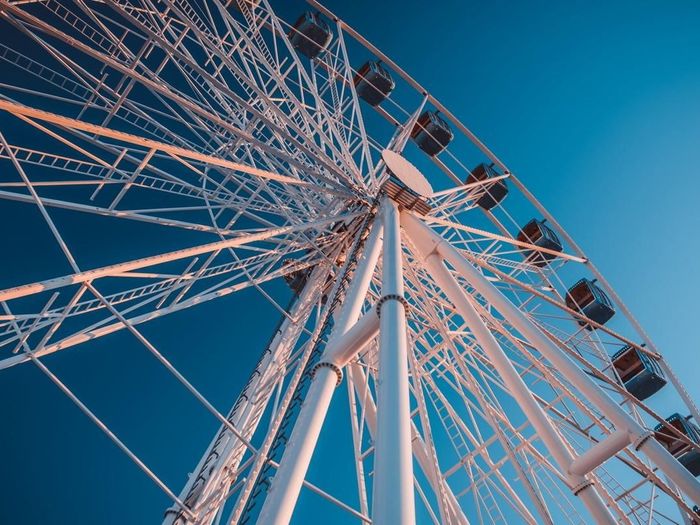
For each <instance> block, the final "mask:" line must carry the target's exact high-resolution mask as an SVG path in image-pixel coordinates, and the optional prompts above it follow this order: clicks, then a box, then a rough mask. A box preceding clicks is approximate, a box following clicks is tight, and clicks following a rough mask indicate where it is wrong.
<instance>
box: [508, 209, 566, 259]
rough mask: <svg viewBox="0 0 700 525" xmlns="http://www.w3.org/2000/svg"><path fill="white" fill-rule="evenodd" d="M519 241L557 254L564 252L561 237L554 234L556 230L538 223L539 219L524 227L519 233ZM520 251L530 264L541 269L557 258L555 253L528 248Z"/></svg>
mask: <svg viewBox="0 0 700 525" xmlns="http://www.w3.org/2000/svg"><path fill="white" fill-rule="evenodd" d="M517 239H518V240H519V241H520V242H527V243H529V244H534V245H535V246H537V247H538V248H545V249H547V250H552V251H555V252H560V251H561V250H562V246H561V241H560V240H559V237H557V234H556V233H554V230H552V229H551V228H550V227H549V226H547V225H546V224H545V223H544V221H538V220H537V219H532V220H531V221H530V222H528V223H527V224H526V225H525V226H523V228H522V229H521V230H520V232H519V233H518V237H517ZM520 249H521V250H522V251H523V254H524V255H525V258H526V260H527V261H528V262H531V263H532V264H534V265H535V266H539V267H540V268H541V267H543V266H546V265H547V264H549V261H551V260H552V259H554V258H556V255H554V254H553V253H545V252H538V251H535V250H529V249H527V248H520Z"/></svg>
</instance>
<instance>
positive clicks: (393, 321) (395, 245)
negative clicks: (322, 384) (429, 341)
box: [372, 198, 416, 525]
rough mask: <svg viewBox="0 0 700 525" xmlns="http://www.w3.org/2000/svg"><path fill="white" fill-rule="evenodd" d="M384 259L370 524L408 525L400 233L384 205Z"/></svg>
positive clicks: (411, 513)
mask: <svg viewBox="0 0 700 525" xmlns="http://www.w3.org/2000/svg"><path fill="white" fill-rule="evenodd" d="M383 212H384V257H383V259H382V261H383V267H382V295H383V297H382V299H381V300H380V301H379V303H378V305H377V307H378V308H379V313H380V329H379V370H378V377H379V381H378V383H379V384H378V386H377V436H376V441H375V449H374V450H375V451H374V497H373V501H372V506H373V512H372V523H373V524H374V525H414V524H415V522H416V517H415V503H414V496H413V454H412V450H411V417H410V403H409V390H408V341H407V338H406V312H405V304H406V303H405V299H404V298H403V294H404V288H403V268H402V256H401V232H400V230H399V211H398V207H397V205H396V203H394V202H393V201H391V200H389V199H388V198H387V199H385V200H384V203H383Z"/></svg>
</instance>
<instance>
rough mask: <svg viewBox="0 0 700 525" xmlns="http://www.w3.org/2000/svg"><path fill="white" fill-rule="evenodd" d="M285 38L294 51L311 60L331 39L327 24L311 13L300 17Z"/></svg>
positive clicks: (308, 12) (319, 16) (316, 14)
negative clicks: (287, 38)
mask: <svg viewBox="0 0 700 525" xmlns="http://www.w3.org/2000/svg"><path fill="white" fill-rule="evenodd" d="M287 36H288V37H289V41H290V42H291V43H292V46H293V47H294V49H296V50H297V51H299V52H300V53H301V54H302V55H305V56H307V57H309V58H311V59H314V58H316V57H317V56H318V55H320V54H321V52H322V51H323V50H324V49H326V47H327V46H328V44H329V43H330V41H331V38H332V35H331V29H330V27H328V24H327V23H326V22H325V21H324V20H323V18H321V15H320V13H316V12H313V11H306V12H305V13H304V14H303V15H301V16H300V17H299V19H298V20H297V21H296V22H295V23H294V26H293V27H292V28H291V29H290V30H289V34H288V35H287Z"/></svg>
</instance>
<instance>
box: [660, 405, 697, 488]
mask: <svg viewBox="0 0 700 525" xmlns="http://www.w3.org/2000/svg"><path fill="white" fill-rule="evenodd" d="M666 423H668V424H669V425H671V426H672V427H673V428H675V429H676V430H678V431H679V432H680V433H681V434H683V435H684V436H685V437H687V438H688V440H689V441H690V442H692V443H695V444H700V429H698V427H697V425H695V423H693V422H692V421H690V416H688V417H683V416H681V415H680V414H678V413H676V414H673V415H672V416H670V417H667V418H666ZM654 432H655V437H656V440H657V441H658V442H659V443H661V444H662V445H663V446H664V447H666V449H667V450H668V451H669V452H670V453H671V454H672V455H673V456H674V457H675V458H676V459H677V460H678V461H679V462H680V463H681V465H683V466H684V467H685V468H687V469H688V471H689V472H690V473H691V474H692V475H693V476H696V477H697V476H698V475H700V452H699V451H698V450H696V449H693V448H691V447H690V446H689V445H687V444H686V443H684V442H683V441H681V440H680V439H678V437H677V436H675V435H674V434H672V433H671V431H670V430H668V429H667V428H666V427H664V425H661V424H659V425H656V428H655V429H654Z"/></svg>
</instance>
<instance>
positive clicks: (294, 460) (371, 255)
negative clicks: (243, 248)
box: [259, 221, 383, 525]
mask: <svg viewBox="0 0 700 525" xmlns="http://www.w3.org/2000/svg"><path fill="white" fill-rule="evenodd" d="M382 230H383V224H382V223H381V222H380V221H377V222H375V224H374V225H373V228H372V232H371V233H370V237H369V238H368V242H367V245H366V247H365V253H364V254H363V257H362V259H361V261H360V263H359V264H358V267H357V270H355V273H354V275H353V281H352V283H351V285H350V287H349V289H348V292H347V295H346V297H345V300H344V302H343V307H342V309H341V310H340V312H339V314H338V317H337V320H336V324H335V327H334V330H333V333H332V336H331V338H330V340H329V341H328V345H327V348H326V350H325V351H324V353H323V356H322V357H321V361H320V364H328V365H331V366H318V365H317V368H316V371H315V373H314V377H313V380H312V382H311V386H310V387H309V391H308V392H307V394H306V399H305V402H304V405H303V406H302V409H301V412H300V413H299V416H298V418H297V421H296V423H295V424H294V429H293V430H292V433H291V436H290V438H289V441H288V443H287V447H286V448H285V451H284V455H283V456H282V460H281V461H280V465H279V467H278V468H277V472H276V474H275V477H274V478H273V480H272V487H271V488H270V493H269V495H268V496H267V498H266V499H265V503H264V505H263V507H262V510H261V511H260V518H259V523H261V524H275V525H282V524H286V523H289V521H290V520H291V518H292V513H293V512H294V506H295V505H296V501H297V498H298V497H299V492H300V491H301V487H302V483H303V481H304V477H305V476H306V471H307V470H308V468H309V464H310V463H311V457H312V455H313V451H314V448H315V447H316V442H317V441H318V438H319V436H320V434H321V428H322V426H323V421H324V419H325V417H326V413H327V412H328V407H329V406H330V404H331V399H332V398H333V392H334V391H335V388H336V386H338V385H339V384H340V377H339V376H338V374H339V373H341V372H340V371H341V370H342V368H343V367H344V366H345V364H346V363H347V362H348V361H349V360H350V359H352V357H353V356H354V355H355V354H356V353H357V352H358V351H360V350H361V349H362V348H363V347H364V346H365V345H366V344H367V343H368V342H369V340H371V339H372V338H373V337H374V336H375V335H376V333H377V330H378V328H379V326H378V325H379V323H378V321H379V319H378V318H377V316H376V313H375V312H374V311H370V312H368V313H367V314H365V315H364V317H363V318H362V319H361V320H360V321H358V320H357V318H358V316H359V315H360V309H361V308H362V305H363V304H364V301H365V295H366V294H367V289H368V287H369V283H370V280H371V278H372V274H373V273H374V268H375V266H376V264H377V259H378V257H379V253H380V249H379V248H380V247H381V240H382ZM353 323H355V324H354V325H353Z"/></svg>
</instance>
